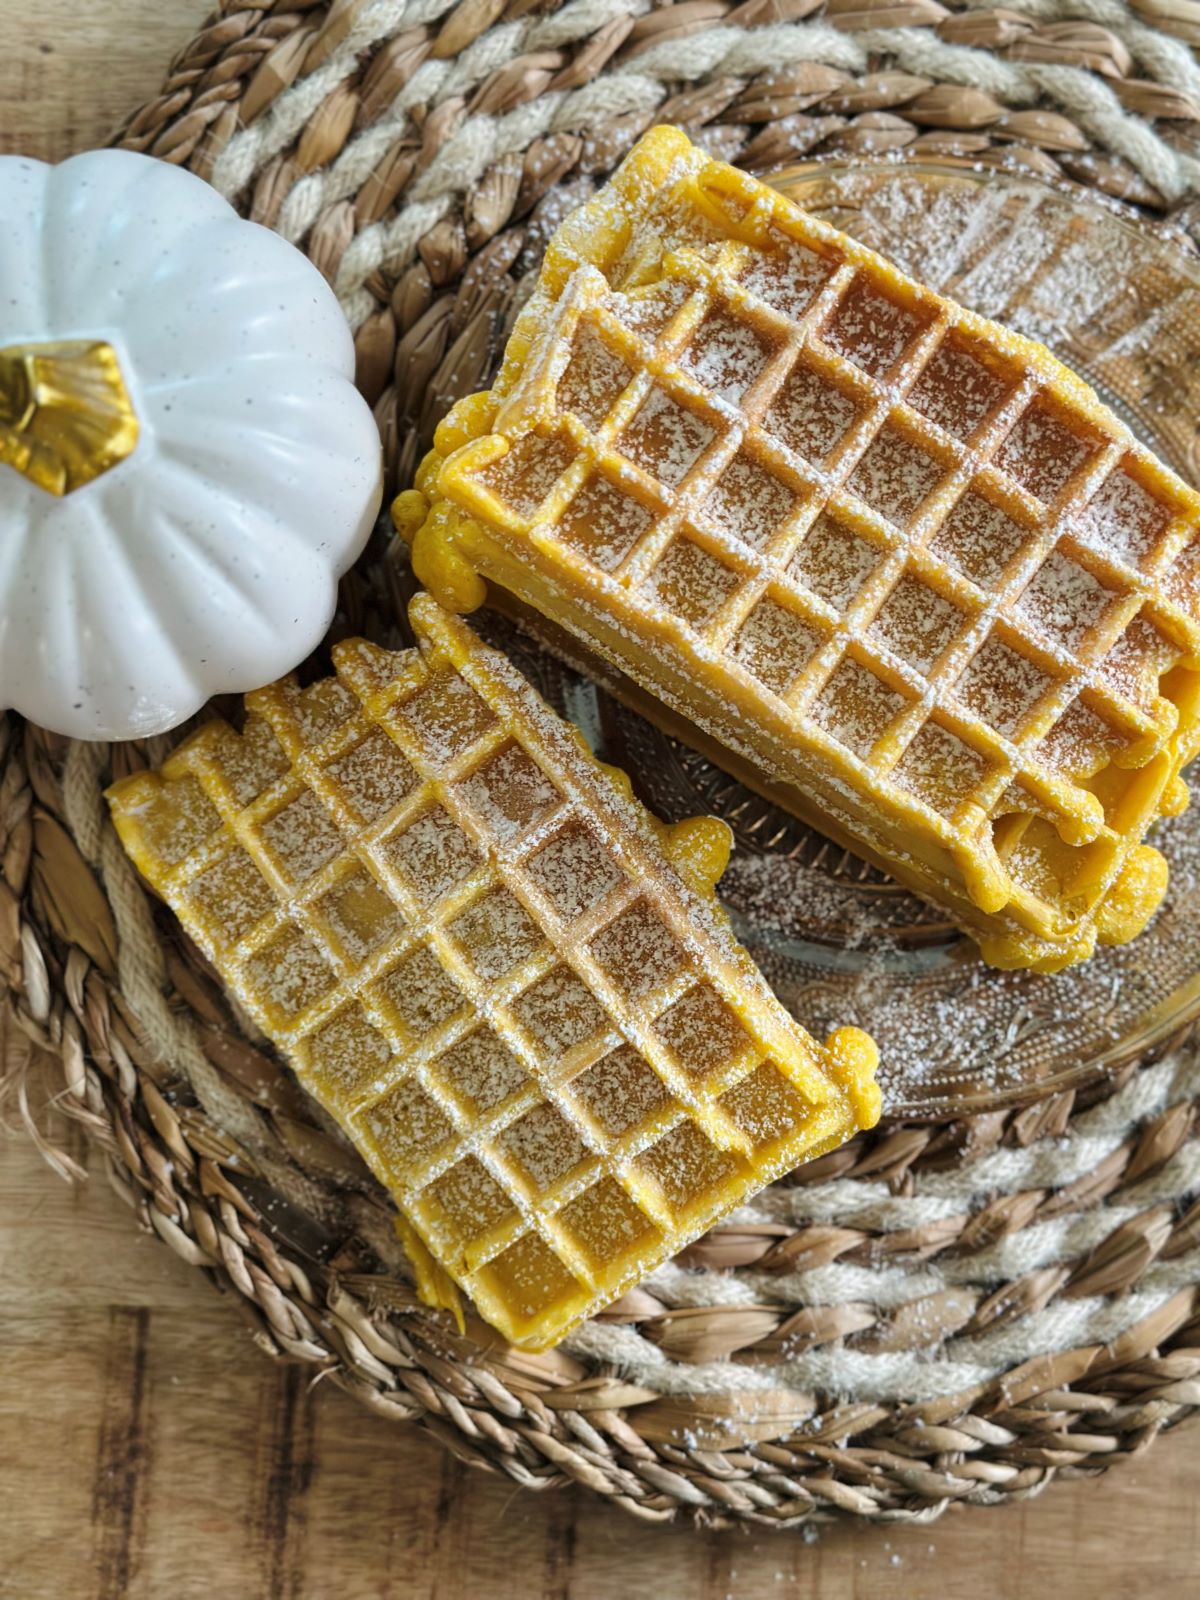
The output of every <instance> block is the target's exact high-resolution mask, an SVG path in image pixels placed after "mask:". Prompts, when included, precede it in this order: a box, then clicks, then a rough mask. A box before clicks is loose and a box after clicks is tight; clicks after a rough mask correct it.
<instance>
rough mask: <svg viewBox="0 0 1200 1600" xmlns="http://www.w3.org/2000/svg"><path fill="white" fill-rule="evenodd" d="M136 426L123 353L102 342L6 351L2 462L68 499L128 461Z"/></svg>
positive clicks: (1, 367) (1, 369)
mask: <svg viewBox="0 0 1200 1600" xmlns="http://www.w3.org/2000/svg"><path fill="white" fill-rule="evenodd" d="M137 440H138V419H137V416H136V415H135V413H134V409H133V402H132V401H131V400H130V398H129V391H128V389H126V387H125V380H124V378H123V377H122V375H121V367H120V363H119V362H118V360H117V353H116V351H115V350H114V349H113V347H112V345H110V344H106V343H104V341H103V340H99V339H73V340H57V341H46V342H42V343H37V344H18V345H9V346H8V347H7V348H6V349H3V350H0V463H2V464H5V465H7V466H10V467H15V468H16V470H17V471H18V472H21V473H24V475H25V477H27V478H28V479H29V481H30V482H31V483H34V484H36V485H37V487H38V488H39V489H45V490H46V491H47V492H48V493H49V494H57V495H65V494H70V493H71V491H72V490H74V489H78V488H80V487H82V485H83V484H85V483H90V482H91V481H92V479H93V478H98V477H100V475H101V473H104V472H107V471H108V470H109V468H110V467H115V466H116V465H117V463H118V462H120V461H124V459H125V457H126V456H127V455H129V454H130V452H131V451H132V450H133V447H134V446H135V445H136V444H137Z"/></svg>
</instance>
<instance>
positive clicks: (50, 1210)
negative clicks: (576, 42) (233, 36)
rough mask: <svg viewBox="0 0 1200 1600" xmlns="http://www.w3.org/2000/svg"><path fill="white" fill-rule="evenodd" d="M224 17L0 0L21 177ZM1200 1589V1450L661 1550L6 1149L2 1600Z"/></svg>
mask: <svg viewBox="0 0 1200 1600" xmlns="http://www.w3.org/2000/svg"><path fill="white" fill-rule="evenodd" d="M207 9H208V5H207V0H82V3H81V0H37V3H36V4H31V3H30V0H0V41H2V43H0V150H17V151H20V152H22V153H24V154H30V155H40V156H46V157H52V158H55V157H60V156H63V155H66V154H68V153H69V152H70V151H71V150H73V149H80V148H84V147H86V146H87V145H89V144H97V143H102V142H103V141H104V139H105V137H106V135H107V134H108V132H109V131H110V129H111V127H112V126H113V125H114V124H115V123H116V122H117V121H118V120H119V118H120V117H121V116H122V115H123V114H124V113H125V112H126V111H128V110H129V109H131V108H132V107H133V106H135V105H136V104H137V103H138V102H139V101H140V100H141V99H143V98H145V97H147V96H148V95H150V94H152V93H153V91H154V89H155V88H156V86H157V84H158V82H159V80H160V78H161V76H162V72H163V69H164V67H165V65H166V62H167V60H168V58H169V57H170V55H171V53H172V52H173V51H174V50H175V49H176V48H178V46H179V45H181V44H182V43H183V42H184V41H185V40H186V39H187V37H188V35H189V33H190V32H191V31H193V30H194V29H195V27H196V25H197V24H198V23H199V22H200V21H201V19H202V18H203V16H204V14H205V12H206V10H207ZM31 18H32V19H35V20H30V19H31ZM2 1140H3V1135H2V1133H0V1141H2ZM79 1153H80V1154H82V1151H80V1152H79ZM1198 1585H1200V1425H1198V1426H1196V1427H1195V1428H1193V1429H1190V1430H1189V1429H1184V1430H1182V1431H1180V1432H1177V1433H1175V1434H1174V1435H1171V1436H1169V1437H1167V1438H1166V1439H1164V1440H1162V1441H1160V1442H1159V1443H1158V1444H1157V1445H1156V1446H1155V1448H1154V1449H1153V1450H1152V1451H1151V1452H1150V1453H1149V1454H1148V1455H1147V1456H1146V1457H1145V1458H1144V1459H1143V1460H1142V1461H1140V1462H1137V1463H1135V1464H1133V1465H1130V1466H1127V1467H1125V1468H1123V1469H1121V1470H1119V1471H1117V1472H1114V1473H1111V1474H1109V1475H1108V1476H1107V1477H1105V1478H1103V1479H1101V1480H1082V1481H1075V1482H1065V1481H1064V1482H1060V1483H1055V1484H1052V1485H1051V1486H1050V1488H1049V1489H1048V1490H1047V1491H1046V1493H1045V1494H1043V1495H1042V1496H1041V1497H1040V1498H1039V1499H1037V1500H1031V1501H1027V1502H1025V1503H1024V1504H1023V1505H1020V1506H1011V1507H1006V1508H1004V1509H1003V1510H995V1511H964V1512H958V1513H954V1514H951V1515H950V1516H948V1517H946V1518H944V1519H943V1520H942V1521H940V1522H938V1523H936V1524H933V1525H931V1526H930V1527H927V1528H908V1527H906V1528H900V1527H897V1528H894V1529H888V1528H882V1529H878V1528H861V1527H857V1526H854V1525H851V1524H849V1523H843V1524H839V1525H836V1526H826V1527H823V1528H822V1529H820V1531H819V1536H818V1537H817V1538H816V1539H815V1540H813V1541H812V1542H808V1541H806V1540H804V1539H802V1538H800V1537H798V1536H788V1535H777V1534H776V1535H769V1534H765V1533H759V1534H745V1533H724V1534H712V1533H706V1532H696V1531H695V1530H694V1529H692V1528H691V1527H690V1526H689V1525H686V1524H676V1525H674V1526H671V1527H649V1526H645V1525H642V1524H639V1523H635V1522H633V1521H632V1520H631V1519H629V1518H628V1517H627V1516H625V1515H623V1514H622V1513H619V1512H616V1511H614V1510H612V1509H611V1508H609V1507H608V1506H605V1505H603V1504H601V1503H599V1502H597V1501H595V1500H593V1499H592V1498H590V1497H588V1496H586V1495H584V1494H583V1493H582V1492H579V1491H576V1490H571V1489H563V1490H552V1491H547V1492H545V1493H543V1494H541V1495H533V1494H529V1493H525V1492H523V1491H518V1490H516V1489H515V1488H514V1487H513V1486H512V1485H511V1484H509V1483H508V1482H507V1481H506V1480H503V1479H500V1478H495V1477H491V1476H489V1475H486V1474H483V1473H475V1472H469V1471H468V1470H467V1469H466V1468H464V1467H462V1466H461V1465H460V1464H459V1463H458V1462H456V1461H455V1460H454V1459H453V1458H452V1457H451V1456H449V1455H448V1454H447V1453H445V1452H444V1451H443V1450H441V1449H440V1447H438V1446H436V1445H434V1444H433V1443H431V1442H430V1441H429V1440H427V1439H425V1438H424V1437H423V1436H422V1435H421V1434H419V1433H418V1432H417V1431H415V1430H414V1429H406V1428H400V1427H394V1426H390V1425H388V1424H386V1423H384V1422H382V1421H380V1420H379V1419H378V1418H376V1417H374V1416H372V1415H370V1414H369V1413H368V1412H367V1411H365V1410H364V1409H362V1408H360V1407H359V1406H358V1405H357V1404H356V1403H355V1402H353V1401H352V1400H351V1399H350V1398H349V1397H348V1396H346V1395H345V1394H343V1393H341V1392H340V1391H339V1390H337V1389H335V1388H333V1387H332V1386H331V1385H325V1386H321V1385H317V1386H316V1387H315V1388H314V1387H313V1386H312V1379H311V1374H310V1373H309V1372H308V1371H306V1370H305V1369H302V1368H296V1367H276V1366H274V1365H272V1364H271V1363H269V1362H268V1361H267V1360H266V1359H265V1358H264V1357H263V1356H262V1355H261V1354H260V1353H259V1351H258V1350H257V1349H256V1348H255V1346H254V1345H253V1344H252V1343H251V1340H250V1335H249V1333H248V1332H247V1331H246V1328H245V1324H244V1323H242V1322H241V1321H240V1319H239V1318H238V1316H237V1314H236V1312H235V1309H234V1308H233V1307H232V1306H231V1305H229V1304H228V1303H226V1302H225V1301H223V1300H222V1299H221V1298H220V1297H219V1296H217V1295H215V1294H214V1293H213V1292H212V1291H211V1290H210V1289H209V1288H208V1287H207V1285H206V1284H205V1283H204V1282H203V1281H202V1280H201V1278H200V1276H199V1274H197V1273H196V1272H194V1271H192V1270H190V1269H189V1268H187V1267H185V1266H184V1265H183V1263H182V1262H181V1261H179V1260H178V1259H177V1258H176V1257H175V1256H173V1255H172V1254H171V1253H170V1252H169V1251H167V1250H166V1249H164V1248H163V1247H162V1246H161V1244H159V1243H158V1241H157V1240H155V1239H152V1238H145V1237H142V1236H140V1235H139V1234H138V1233H137V1232H136V1231H135V1229H134V1227H133V1224H132V1220H131V1217H130V1214H129V1212H128V1211H127V1210H126V1208H125V1207H124V1205H123V1204H122V1202H121V1201H120V1200H119V1199H118V1198H117V1197H116V1195H115V1194H114V1192H113V1191H112V1190H111V1189H110V1188H109V1187H108V1186H107V1184H106V1182H105V1180H104V1176H103V1172H102V1171H101V1170H99V1168H98V1166H97V1165H96V1163H93V1175H92V1178H91V1181H90V1182H89V1183H87V1184H86V1185H84V1186H80V1187H78V1188H74V1189H72V1188H70V1187H68V1186H67V1185H66V1184H64V1183H63V1182H62V1181H61V1180H60V1179H59V1178H57V1177H56V1176H55V1175H54V1174H53V1173H52V1172H51V1171H50V1169H49V1168H48V1167H46V1166H45V1165H44V1164H43V1163H42V1161H41V1159H40V1158H39V1156H38V1155H37V1153H36V1152H35V1150H34V1149H33V1147H32V1145H30V1144H29V1143H28V1142H26V1141H24V1140H23V1139H15V1140H13V1141H10V1142H0V1596H3V1597H4V1600H9V1597H16V1600H91V1597H96V1600H127V1597H128V1600H165V1597H167V1596H170V1597H171V1600H191V1597H197V1600H201V1597H203V1600H209V1597H213V1600H243V1597H245V1600H259V1597H262V1600H268V1597H269V1600H276V1597H278V1600H382V1597H385V1596H386V1597H396V1600H459V1597H464V1600H465V1597H467V1596H470V1597H472V1600H474V1597H476V1596H478V1597H480V1600H491V1597H493V1596H495V1597H498V1600H508V1597H509V1596H522V1597H528V1600H560V1597H561V1600H567V1597H570V1600H621V1597H624V1596H627V1595H628V1594H629V1593H630V1591H631V1590H632V1589H633V1588H634V1587H635V1586H636V1588H637V1589H638V1590H639V1591H642V1592H644V1593H645V1594H647V1595H649V1596H653V1597H654V1600H676V1597H679V1600H683V1597H685V1596H686V1597H687V1600H726V1597H730V1600H768V1597H778V1596H784V1595H787V1596H792V1595H796V1596H810V1595H812V1596H820V1597H821V1600H848V1597H855V1600H875V1597H876V1596H883V1595H888V1596H904V1597H906V1600H919V1597H925V1596H929V1597H935V1600H1027V1597H1028V1600H1044V1596H1046V1595H1047V1594H1050V1595H1051V1596H1053V1600H1085V1597H1086V1600H1125V1597H1130V1600H1132V1597H1135V1596H1137V1597H1141V1596H1145V1595H1148V1594H1152V1593H1153V1592H1154V1591H1155V1590H1158V1591H1159V1592H1160V1593H1161V1594H1163V1595H1164V1596H1174V1595H1179V1596H1181V1597H1182V1596H1184V1595H1186V1594H1188V1593H1196V1592H1197V1587H1198Z"/></svg>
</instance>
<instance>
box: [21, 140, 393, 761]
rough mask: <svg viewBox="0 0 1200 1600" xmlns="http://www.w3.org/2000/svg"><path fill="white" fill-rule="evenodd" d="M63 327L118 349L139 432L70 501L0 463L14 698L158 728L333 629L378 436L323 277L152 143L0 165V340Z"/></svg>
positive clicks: (78, 728) (31, 708)
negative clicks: (130, 446)
mask: <svg viewBox="0 0 1200 1600" xmlns="http://www.w3.org/2000/svg"><path fill="white" fill-rule="evenodd" d="M68 338H70V339H79V338H96V339H103V340H107V341H108V342H109V343H110V344H111V345H112V346H113V348H114V349H115V350H116V352H117V356H118V359H119V361H120V364H121V370H122V373H123V376H124V379H125V383H126V386H127V388H128V390H129V393H130V396H131V398H132V400H133V404H134V408H135V410H136V412H137V416H138V419H139V422H140V425H141V431H140V435H139V438H138V442H137V445H136V447H135V448H134V450H133V452H132V454H131V455H130V456H129V457H128V458H127V459H126V460H124V461H122V462H121V463H120V464H119V465H118V466H116V467H114V468H112V470H110V471H109V472H106V473H105V474H104V475H103V476H101V477H99V478H97V479H96V480H95V481H93V482H91V483H89V484H86V485H85V486H84V487H82V488H80V489H77V490H76V491H75V492H73V493H71V494H69V495H66V496H64V497H61V498H60V497H57V496H54V495H51V494H49V493H47V492H46V491H45V490H43V489H40V488H38V487H36V486H35V485H34V484H32V483H31V482H30V481H29V480H28V479H27V478H25V477H24V476H23V475H22V474H20V473H18V472H16V471H14V470H13V469H12V468H10V467H7V466H4V465H0V708H4V707H12V708H14V709H16V710H17V711H20V712H22V713H24V715H26V716H27V717H30V718H31V719H32V720H33V721H35V722H38V723H40V724H42V725H43V726H45V727H48V728H52V729H54V730H55V731H56V732H59V733H65V734H69V735H72V736H73V737H76V738H85V739H88V738H91V739H98V738H127V737H135V736H139V735H146V734H151V733H159V732H163V731H164V730H166V729H168V728H171V727H173V726H175V724H177V723H179V722H181V721H183V720H184V719H185V718H186V717H188V716H190V715H191V713H192V712H194V711H195V710H196V709H197V708H198V707H199V706H200V705H201V704H202V703H203V702H204V701H205V700H206V699H207V698H208V697H209V696H210V695H212V694H216V693H220V692H224V691H227V690H239V691H240V690H246V689H251V688H255V687H257V686H259V685H261V684H263V683H266V682H269V681H270V680H271V679H274V678H277V677H279V676H280V675H281V674H282V673H284V672H287V671H289V670H290V669H291V668H292V667H293V666H295V665H296V663H297V662H298V661H300V660H302V659H303V657H304V656H305V655H307V653H308V652H309V651H310V650H311V649H312V648H313V647H314V646H315V645H316V644H317V643H318V641H319V640H320V638H321V636H322V634H323V633H324V631H325V629H326V627H327V626H328V623H329V620H330V617H331V616H332V614H333V608H334V602H335V595H336V584H337V579H338V577H339V576H340V574H341V573H342V572H344V571H345V570H346V568H347V567H348V566H349V565H350V564H351V563H352V562H353V560H354V558H355V556H356V555H357V554H358V552H359V551H360V550H361V548H362V546H363V544H364V543H365V541H366V538H367V535H368V533H369V532H370V529H371V526H372V523H373V521H374V518H375V515H376V513H377V511H378V508H379V500H380V494H381V453H380V444H379V436H378V431H377V429H376V427H375V423H374V420H373V418H372V416H371V412H370V409H369V407H368V406H367V404H366V402H365V401H364V400H363V398H362V396H361V395H360V394H359V393H358V391H357V390H356V389H355V387H354V382H353V375H354V349H353V342H352V339H351V336H350V331H349V329H348V327H347V325H346V322H345V319H344V317H343V315H342V312H341V310H340V308H339V306H338V303H337V300H336V299H335V298H334V295H333V292H332V290H331V289H330V288H329V286H328V284H327V283H326V282H325V280H324V279H323V278H322V277H321V275H320V273H319V272H318V271H317V270H316V268H315V267H314V266H313V265H312V264H311V263H310V262H309V261H308V260H307V259H306V258H305V257H304V256H303V255H301V253H300V251H299V250H297V249H295V248H294V247H293V246H292V245H290V244H287V243H285V241H284V240H282V239H280V238H279V237H278V236H277V235H276V234H273V233H270V232H269V231H268V230H267V229H265V228H261V227H259V226H257V225H256V224H254V223H250V222H245V221H243V220H242V219H241V218H240V217H238V216H237V214H236V213H235V212H234V211H233V209H232V208H231V207H230V206H229V205H228V204H227V203H226V202H225V201H224V200H222V199H221V197H220V196H219V195H218V194H216V193H215V191H214V190H212V189H210V188H209V187H208V185H207V184H205V183H203V182H202V181H201V180H200V179H199V178H196V177H194V176H193V175H192V174H191V173H188V172H184V171H181V170H180V169H179V168H177V167H172V166H168V165H167V164H166V163H164V162H160V161H155V160H151V159H150V158H148V157H146V156H139V155H134V154H132V153H130V152H126V151H115V150H108V151H94V152H89V153H88V154H86V155H80V156H75V157H73V158H72V159H71V160H69V161H65V162H63V163H62V165H60V166H57V167H50V166H46V165H44V164H43V163H41V162H38V161H29V160H25V159H23V158H20V157H15V156H9V157H0V348H2V347H4V346H6V345H12V344H20V343H22V342H25V341H41V340H51V339H68Z"/></svg>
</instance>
